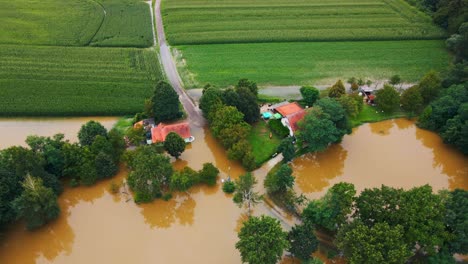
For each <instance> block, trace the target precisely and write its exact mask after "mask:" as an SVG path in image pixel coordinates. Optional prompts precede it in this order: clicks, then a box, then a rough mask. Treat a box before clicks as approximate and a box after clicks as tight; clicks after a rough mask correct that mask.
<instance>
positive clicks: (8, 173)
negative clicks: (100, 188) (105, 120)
mask: <svg viewBox="0 0 468 264" xmlns="http://www.w3.org/2000/svg"><path fill="white" fill-rule="evenodd" d="M78 139H79V143H70V142H69V141H68V140H64V135H63V134H56V135H54V136H53V137H40V136H29V137H27V139H26V143H27V145H28V147H29V148H26V147H19V146H14V147H10V148H7V149H3V150H0V228H1V229H3V228H5V227H6V226H7V225H8V224H10V223H12V222H13V221H15V220H18V219H23V220H25V222H26V226H27V228H28V229H35V228H38V227H40V226H42V225H44V224H45V223H47V222H48V221H50V220H52V219H55V218H57V217H58V215H59V214H60V208H59V206H58V203H57V196H58V195H59V194H60V193H61V192H62V190H63V186H62V183H63V180H65V179H67V180H69V182H70V185H72V186H77V185H92V184H94V183H95V182H96V181H98V180H100V179H104V178H109V177H111V176H113V175H115V174H116V173H117V171H118V163H119V161H120V157H121V155H122V153H123V152H124V150H125V142H124V140H123V136H122V135H121V134H120V133H119V132H118V131H117V130H115V129H112V130H110V131H109V132H108V131H107V130H106V129H105V128H104V127H103V126H102V125H101V124H100V123H98V122H95V121H89V122H88V123H86V124H84V125H83V126H82V127H81V129H80V131H79V133H78Z"/></svg>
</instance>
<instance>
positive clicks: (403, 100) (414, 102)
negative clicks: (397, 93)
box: [400, 86, 423, 114]
mask: <svg viewBox="0 0 468 264" xmlns="http://www.w3.org/2000/svg"><path fill="white" fill-rule="evenodd" d="M400 104H401V108H403V110H405V111H407V112H410V113H411V114H414V113H417V112H418V111H420V110H421V107H422V105H423V98H422V96H421V93H420V92H419V87H418V86H413V87H411V88H409V89H406V90H405V91H404V92H403V93H402V94H401V97H400Z"/></svg>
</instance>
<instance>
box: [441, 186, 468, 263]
mask: <svg viewBox="0 0 468 264" xmlns="http://www.w3.org/2000/svg"><path fill="white" fill-rule="evenodd" d="M446 208H447V214H446V215H445V224H446V226H447V228H448V230H449V231H450V233H451V234H452V235H453V238H452V239H451V240H450V241H449V243H448V251H449V252H450V253H451V254H454V253H460V254H467V253H468V232H467V231H468V214H467V211H468V191H466V190H461V189H456V190H454V191H452V192H450V194H449V198H448V200H447V204H446Z"/></svg>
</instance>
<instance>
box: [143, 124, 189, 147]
mask: <svg viewBox="0 0 468 264" xmlns="http://www.w3.org/2000/svg"><path fill="white" fill-rule="evenodd" d="M171 132H174V133H177V134H178V135H179V136H180V137H181V138H183V139H184V140H185V142H187V143H190V142H193V141H194V140H195V137H193V136H192V134H191V133H190V126H189V124H188V123H187V122H184V123H177V124H164V123H159V124H158V125H157V126H155V127H153V128H152V129H151V139H152V141H153V143H157V142H164V141H165V140H166V137H167V135H168V134H169V133H171Z"/></svg>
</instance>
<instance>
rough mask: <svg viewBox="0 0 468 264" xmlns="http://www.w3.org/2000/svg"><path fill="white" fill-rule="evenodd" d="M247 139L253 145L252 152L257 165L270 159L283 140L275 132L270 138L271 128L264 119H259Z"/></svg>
mask: <svg viewBox="0 0 468 264" xmlns="http://www.w3.org/2000/svg"><path fill="white" fill-rule="evenodd" d="M247 140H248V141H249V143H250V145H251V146H252V152H253V155H254V157H255V162H256V163H257V165H261V164H262V163H264V162H265V161H267V160H269V159H270V158H271V155H273V154H274V153H276V149H277V148H278V146H279V144H280V142H281V139H280V138H278V137H277V136H276V135H275V134H273V133H272V138H271V139H270V129H269V128H268V125H267V123H265V122H264V121H259V122H258V123H256V124H254V125H253V126H252V130H251V131H250V134H249V136H248V137H247Z"/></svg>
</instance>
